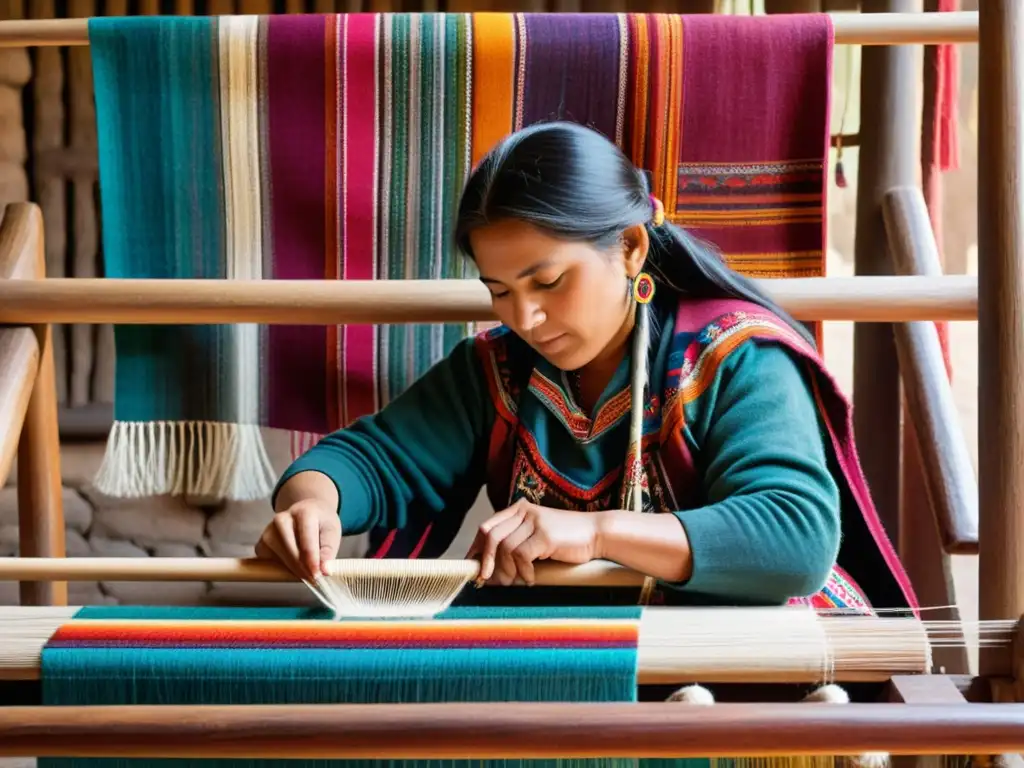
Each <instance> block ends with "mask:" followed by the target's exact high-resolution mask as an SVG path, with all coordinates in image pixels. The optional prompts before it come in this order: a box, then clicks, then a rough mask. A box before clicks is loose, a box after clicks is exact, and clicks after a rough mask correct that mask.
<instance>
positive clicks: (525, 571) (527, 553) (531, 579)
mask: <svg viewBox="0 0 1024 768" xmlns="http://www.w3.org/2000/svg"><path fill="white" fill-rule="evenodd" d="M547 548H548V547H547V542H546V539H545V538H544V535H543V532H542V531H534V532H532V533H531V534H530V537H529V538H528V539H526V540H525V541H524V542H522V543H521V544H519V546H517V547H516V548H515V549H514V550H512V561H513V562H514V563H515V567H516V572H517V573H518V574H519V578H521V579H522V580H523V581H524V582H526V584H527V586H530V587H532V586H533V585H534V583H535V582H536V580H537V576H536V573H535V572H534V568H533V564H534V563H535V562H536V561H537V560H541V559H543V558H544V556H545V554H546V552H547Z"/></svg>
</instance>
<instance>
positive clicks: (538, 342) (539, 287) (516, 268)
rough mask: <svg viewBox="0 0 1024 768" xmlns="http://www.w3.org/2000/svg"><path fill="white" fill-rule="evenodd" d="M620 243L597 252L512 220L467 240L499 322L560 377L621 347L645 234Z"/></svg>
mask: <svg viewBox="0 0 1024 768" xmlns="http://www.w3.org/2000/svg"><path fill="white" fill-rule="evenodd" d="M624 240H625V245H624V246H623V247H621V248H618V249H614V250H612V251H608V252H603V251H599V250H597V249H596V248H594V247H593V246H591V245H589V244H587V243H576V242H569V241H566V240H560V239H558V238H555V237H552V236H551V235H548V234H546V233H544V232H542V231H541V230H539V229H537V228H535V227H533V226H532V225H530V224H526V223H523V222H520V221H514V220H506V221H500V222H496V223H494V224H489V225H487V226H486V227H481V228H480V229H477V230H475V231H474V232H472V233H471V235H470V241H471V245H472V249H473V255H474V260H475V262H476V265H477V269H478V270H479V272H480V279H481V281H482V282H483V283H484V285H486V286H487V288H488V290H489V291H490V292H491V300H492V305H493V307H494V311H495V313H496V314H497V316H498V319H499V320H500V321H501V322H502V323H503V324H505V325H507V326H508V327H509V328H510V329H512V330H513V331H514V332H515V333H516V334H518V335H519V336H520V337H522V338H523V339H524V340H525V341H526V342H527V343H528V344H529V345H530V346H531V347H533V348H534V349H535V350H537V352H539V353H540V354H541V355H543V356H544V357H545V358H547V360H548V361H550V362H551V364H552V365H555V366H557V367H558V368H560V369H562V370H565V371H572V370H576V369H579V368H582V367H583V366H585V365H587V364H588V363H590V362H592V361H593V360H594V359H595V358H598V357H599V356H601V354H602V353H603V352H604V351H605V350H606V349H608V348H609V346H611V345H614V344H620V343H622V340H623V329H624V327H625V326H626V324H627V322H628V321H629V318H630V301H629V291H630V282H629V278H630V276H632V275H635V274H636V273H637V272H638V271H639V269H640V265H641V264H642V263H643V257H644V256H645V255H646V251H647V239H646V231H645V230H644V228H643V227H637V228H634V229H632V230H629V231H628V232H627V233H626V235H625V237H624ZM631 240H632V241H633V242H631ZM637 240H640V241H641V242H636V241H637Z"/></svg>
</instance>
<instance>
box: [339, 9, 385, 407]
mask: <svg viewBox="0 0 1024 768" xmlns="http://www.w3.org/2000/svg"><path fill="white" fill-rule="evenodd" d="M344 18H345V22H344V23H345V30H344V31H345V46H344V52H343V54H342V55H343V56H344V57H345V61H344V70H343V77H344V83H345V109H344V114H345V143H344V146H345V150H344V152H345V182H344V183H345V186H344V200H343V204H344V209H343V213H344V219H345V222H346V225H347V226H346V230H345V279H346V280H372V279H374V278H375V277H376V275H375V274H374V273H375V269H374V266H375V258H374V256H375V252H374V237H373V236H374V231H375V229H376V212H377V200H376V197H375V195H374V179H375V178H376V176H377V174H376V169H375V159H376V156H377V152H376V130H375V129H376V116H377V115H376V113H377V110H376V105H377V85H376V74H377V73H376V71H375V68H374V59H375V57H374V48H375V46H376V35H375V30H376V28H377V19H378V15H377V14H375V13H356V14H346V15H345V16H344ZM371 147H374V149H373V151H371V150H370V148H371ZM349 148H352V149H353V150H354V151H352V152H351V153H350V152H349ZM376 347H377V345H376V332H375V329H374V326H372V325H348V326H346V327H345V357H344V363H343V364H344V384H345V403H346V407H345V418H346V423H351V422H352V421H353V420H355V419H357V418H359V417H360V416H365V415H367V414H370V413H374V412H375V411H376V410H377V403H376V397H375V394H376V385H375V378H376V375H375V369H376Z"/></svg>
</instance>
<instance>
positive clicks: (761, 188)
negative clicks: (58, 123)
mask: <svg viewBox="0 0 1024 768" xmlns="http://www.w3.org/2000/svg"><path fill="white" fill-rule="evenodd" d="M89 34H90V44H91V51H92V57H93V73H94V80H95V90H96V107H97V118H98V124H99V125H100V132H99V155H100V178H101V194H102V201H101V202H102V214H103V219H104V233H103V237H104V253H105V259H106V262H105V268H106V274H107V276H109V277H122V278H225V277H227V278H235V279H252V280H261V279H264V280H265V279H277V280H288V279H326V280H341V279H403V278H461V277H472V276H473V272H472V267H471V265H468V264H467V263H466V262H465V261H464V260H462V259H461V257H460V256H459V255H458V254H456V253H455V252H454V250H453V249H452V248H451V247H450V245H449V238H450V233H451V231H452V225H453V218H454V213H455V210H456V205H457V201H458V196H459V193H460V191H461V188H462V185H463V183H464V181H465V178H466V176H467V174H468V172H469V170H470V169H471V167H472V166H473V164H474V163H476V162H478V161H479V159H480V158H481V157H482V156H483V155H484V154H485V153H486V152H487V151H488V150H489V149H490V148H491V147H493V146H494V144H495V143H496V142H497V141H499V140H500V139H501V138H502V137H503V136H505V135H507V134H508V133H509V132H511V131H513V130H515V129H518V128H521V127H523V126H526V125H529V124H532V123H536V122H538V121H544V120H550V119H567V120H574V121H577V122H581V123H585V124H588V125H590V126H592V127H594V128H596V129H597V130H600V131H602V132H603V133H604V134H606V135H607V136H608V137H610V138H612V139H613V140H615V141H616V142H617V143H618V144H619V145H620V146H622V147H623V149H624V150H625V151H626V152H627V153H628V154H629V155H630V157H631V158H632V159H633V161H634V162H635V163H636V164H637V165H638V166H640V167H642V168H645V169H647V170H649V171H650V172H651V175H652V179H653V183H654V187H655V191H656V193H657V194H658V195H659V196H660V197H661V199H662V200H663V201H664V203H665V206H666V211H667V212H668V215H669V217H670V218H671V219H672V220H674V221H675V222H677V223H679V224H681V225H683V226H686V227H688V228H690V229H692V230H693V231H694V232H695V233H696V234H698V235H700V236H702V237H704V238H706V239H709V240H711V241H713V242H714V243H715V244H717V245H718V246H719V247H720V248H721V249H722V250H723V252H724V253H725V255H726V258H727V259H728V260H729V262H730V263H731V264H732V265H733V266H734V267H736V268H738V269H739V270H741V271H743V272H745V273H747V274H750V275H755V276H763V277H776V276H815V275H821V274H823V269H824V267H823V264H824V261H823V255H822V254H823V243H824V240H825V233H824V220H823V215H822V213H823V209H824V200H825V189H826V174H825V171H826V158H827V152H828V115H829V87H830V81H831V56H832V29H831V26H830V22H829V18H828V16H826V15H810V16H778V17H758V18H750V17H731V16H703V15H700V16H692V17H691V16H679V15H627V14H581V15H566V14H497V13H496V14H486V13H485V14H476V15H471V14H470V15H462V14H448V15H445V14H422V15H418V14H354V15H282V16H247V17H231V16H228V17H212V18H202V17H196V18H189V17H156V18H154V17H149V18H146V17H134V18H94V19H91V20H90V24H89ZM470 330H471V329H470V328H467V327H466V326H459V325H417V326H382V327H373V326H349V327H334V326H328V327H293V326H270V327H258V326H251V325H234V326H217V327H211V326H173V327H165V326H119V327H118V329H117V336H116V343H117V367H116V373H117V382H116V400H115V426H114V430H113V432H112V434H111V438H110V441H109V445H108V452H107V457H106V461H105V462H104V465H103V467H102V468H101V471H100V473H99V476H98V477H97V480H96V482H97V485H98V487H99V488H100V490H102V491H104V492H106V493H108V494H111V495H117V496H126V495H128V496H130V495H150V494H159V493H189V494H197V495H204V496H218V497H226V498H236V499H251V498H260V497H264V496H266V495H267V494H268V493H269V492H270V489H271V487H272V485H273V480H274V470H273V468H272V467H271V466H270V465H269V462H268V460H267V457H266V453H265V451H264V449H263V444H262V439H261V433H260V427H274V428H280V429H286V430H291V431H294V432H296V433H301V434H305V435H319V434H324V433H326V432H329V431H331V430H334V429H337V428H339V427H342V426H345V425H346V424H349V423H351V421H352V420H354V419H356V418H358V417H359V416H361V415H364V414H367V413H371V412H374V411H376V410H378V409H379V408H380V407H382V406H383V405H385V404H386V403H387V402H389V401H390V400H391V399H393V398H394V397H395V396H396V395H397V394H399V393H400V392H402V391H403V390H404V389H405V388H406V387H407V386H408V385H409V383H410V382H411V381H413V380H414V379H415V378H416V377H417V376H419V375H420V374H421V373H423V372H424V371H425V370H426V369H427V367H429V366H430V365H431V364H432V363H433V362H434V361H436V360H437V359H439V358H440V357H441V356H442V355H444V354H445V353H446V352H447V351H448V350H450V349H451V347H452V345H453V344H454V342H455V341H456V340H457V339H459V338H462V337H463V336H464V335H465V334H466V333H467V332H469V331H470Z"/></svg>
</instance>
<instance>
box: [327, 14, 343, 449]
mask: <svg viewBox="0 0 1024 768" xmlns="http://www.w3.org/2000/svg"><path fill="white" fill-rule="evenodd" d="M337 30H338V27H337V17H334V16H328V17H326V19H325V23H324V107H325V108H324V134H325V136H324V138H325V141H324V145H325V159H326V163H325V164H324V204H325V205H324V241H325V242H324V245H325V246H326V247H325V249H324V272H325V276H326V278H327V279H328V280H338V279H340V278H341V276H342V275H341V261H342V260H343V258H344V254H343V252H342V250H341V247H342V245H341V243H340V242H339V241H338V238H339V235H340V233H339V232H338V228H339V227H338V225H339V219H338V177H339V170H338V167H339V166H338V164H339V163H343V162H344V159H343V158H341V157H339V156H338V95H339V94H338V88H339V87H340V83H339V81H338V50H337ZM342 226H344V225H343V224H342ZM326 333H327V350H326V352H327V393H326V394H327V424H328V427H329V428H330V429H331V430H334V429H337V428H338V427H340V426H341V418H342V414H341V412H340V408H339V403H338V400H339V397H338V393H339V392H340V391H341V381H340V380H339V371H340V368H339V365H338V358H339V355H340V354H341V352H340V349H339V346H340V343H341V339H340V338H339V333H340V332H339V330H338V327H337V326H336V325H328V326H327V327H326Z"/></svg>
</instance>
